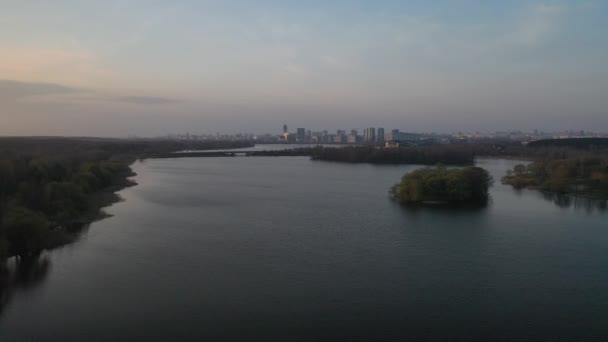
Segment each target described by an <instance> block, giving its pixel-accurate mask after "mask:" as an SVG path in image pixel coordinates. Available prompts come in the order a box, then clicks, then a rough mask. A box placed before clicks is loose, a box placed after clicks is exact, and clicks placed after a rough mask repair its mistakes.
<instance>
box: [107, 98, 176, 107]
mask: <svg viewBox="0 0 608 342" xmlns="http://www.w3.org/2000/svg"><path fill="white" fill-rule="evenodd" d="M115 100H116V101H119V102H126V103H132V104H138V105H168V104H174V103H178V102H180V101H179V100H177V99H171V98H166V97H157V96H119V97H116V98H115Z"/></svg>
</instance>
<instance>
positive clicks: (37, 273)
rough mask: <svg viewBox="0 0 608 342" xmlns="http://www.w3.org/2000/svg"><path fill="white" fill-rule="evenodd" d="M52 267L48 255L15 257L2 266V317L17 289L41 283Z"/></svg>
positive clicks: (0, 296)
mask: <svg viewBox="0 0 608 342" xmlns="http://www.w3.org/2000/svg"><path fill="white" fill-rule="evenodd" d="M50 269H51V262H50V260H49V259H48V257H46V256H38V257H32V258H17V257H13V258H11V259H10V260H9V261H7V263H6V265H4V266H2V267H1V268H0V317H1V315H2V312H3V311H4V308H5V307H6V306H7V304H8V303H9V302H10V299H11V297H12V296H13V295H14V294H15V293H16V292H17V291H27V290H29V289H33V288H35V287H36V286H38V285H40V284H41V283H42V282H43V281H44V280H45V279H46V277H47V275H48V273H49V270H50Z"/></svg>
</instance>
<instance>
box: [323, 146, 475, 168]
mask: <svg viewBox="0 0 608 342" xmlns="http://www.w3.org/2000/svg"><path fill="white" fill-rule="evenodd" d="M474 157H475V155H474V153H473V150H472V149H471V147H470V146H464V145H463V146H452V145H432V146H421V147H399V148H377V147H374V146H348V147H343V148H331V147H329V148H328V147H321V146H318V147H315V148H313V149H312V155H311V158H312V159H313V160H325V161H337V162H347V163H373V164H418V165H435V164H437V163H441V164H445V165H472V164H473V162H474Z"/></svg>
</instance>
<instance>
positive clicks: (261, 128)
mask: <svg viewBox="0 0 608 342" xmlns="http://www.w3.org/2000/svg"><path fill="white" fill-rule="evenodd" d="M0 8H1V10H0V28H1V29H0V135H71V136H84V135H87V136H113V137H125V136H132V135H137V136H159V135H165V134H169V133H185V132H189V133H191V134H200V133H216V132H220V133H244V132H249V133H255V134H261V133H276V134H278V133H280V132H281V130H282V125H283V124H288V125H289V127H290V128H293V129H295V128H296V127H305V128H310V129H312V130H320V129H329V130H335V129H351V128H359V129H363V128H365V127H386V128H387V129H391V128H400V129H402V130H404V131H413V132H430V131H435V132H445V133H449V132H456V131H497V130H510V129H519V130H532V129H540V130H545V131H551V130H562V129H576V130H580V129H584V130H592V131H603V132H608V66H607V65H606V64H607V61H608V1H604V0H579V1H565V0H564V1H533V0H528V1H509V0H502V1H482V0H478V1H466V0H462V1H461V0H445V1H440V0H438V1H427V0H421V1H392V0H386V1H381V0H379V1H359V0H352V1H346V0H334V1H330V0H324V1H320V0H307V1H295V0H294V1H292V0H281V1H279V0H276V1H272V0H266V1H264V0H260V1H252V0H242V1H238V0H234V1H229V0H224V1H212V0H208V1H207V0H197V1H180V0H175V1H155V0H146V1H135V0H133V1H128V0H123V1H107V0H106V1H98V0H96V1H88V0H74V1H67V0H65V1H64V0H53V1H43V0H39V1H35V0H15V1H13V0H0Z"/></svg>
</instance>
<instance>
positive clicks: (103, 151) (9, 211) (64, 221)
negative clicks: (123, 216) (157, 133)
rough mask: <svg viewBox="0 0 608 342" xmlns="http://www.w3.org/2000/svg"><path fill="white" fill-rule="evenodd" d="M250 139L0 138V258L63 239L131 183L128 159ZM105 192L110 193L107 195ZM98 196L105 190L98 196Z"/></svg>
mask: <svg viewBox="0 0 608 342" xmlns="http://www.w3.org/2000/svg"><path fill="white" fill-rule="evenodd" d="M252 145H253V144H252V143H250V142H221V141H217V142H215V141H213V142H197V141H173V140H145V139H142V140H122V139H94V138H0V261H2V260H3V259H6V258H8V257H11V256H18V257H20V258H28V257H33V256H36V255H38V254H39V253H40V252H41V251H43V250H45V249H49V248H52V247H56V246H59V245H62V244H65V243H68V242H70V241H72V240H74V239H75V238H76V236H77V235H78V232H79V231H80V230H81V229H82V227H84V226H85V225H86V224H87V223H89V222H91V221H92V220H94V219H95V218H96V217H97V215H98V214H99V208H100V207H101V206H104V205H106V204H108V203H107V202H108V201H109V200H110V201H111V200H112V198H113V196H111V194H112V193H113V192H114V191H116V190H118V189H120V188H122V187H125V186H128V185H131V184H132V182H131V181H130V180H129V177H130V176H132V175H133V173H132V171H131V169H130V167H129V165H130V164H131V163H132V162H133V161H134V160H136V159H137V158H149V157H154V156H157V155H163V154H167V153H172V152H175V151H181V150H205V149H224V148H226V149H227V148H238V147H248V146H252ZM108 194H109V195H110V196H108ZM104 195H105V196H104Z"/></svg>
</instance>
